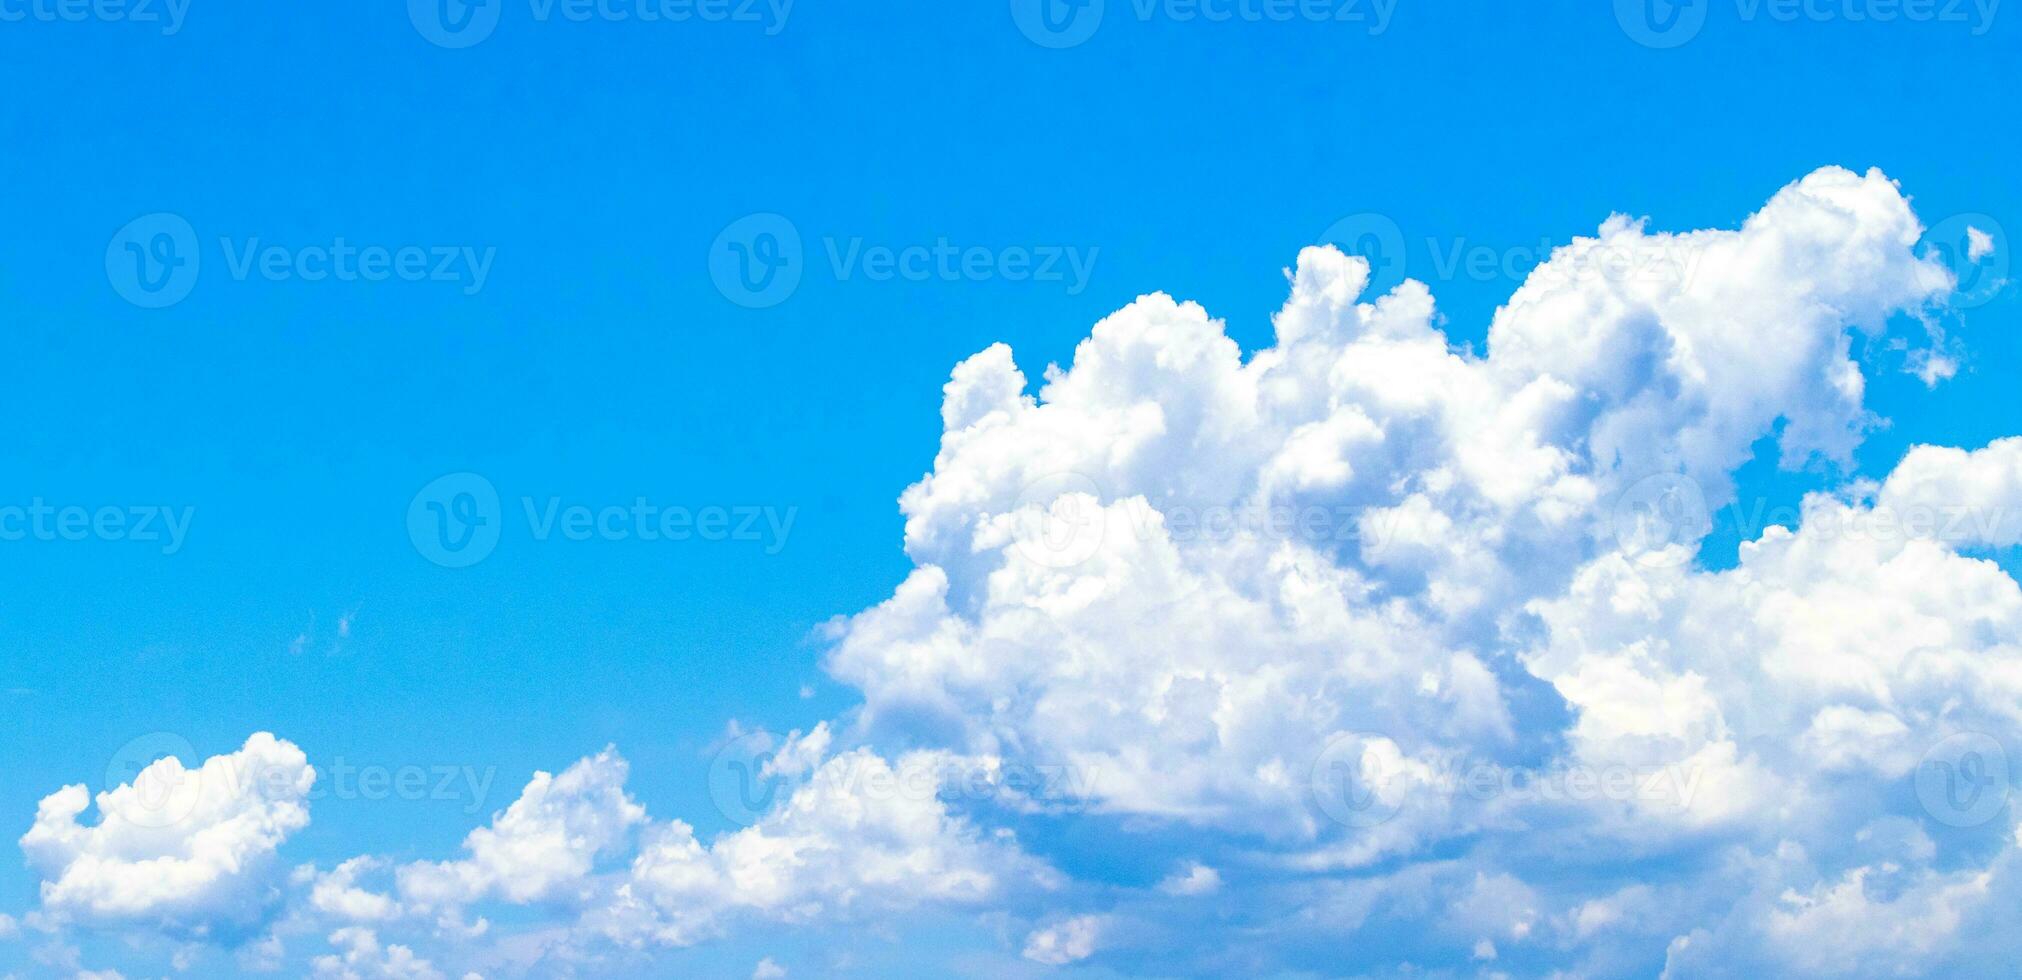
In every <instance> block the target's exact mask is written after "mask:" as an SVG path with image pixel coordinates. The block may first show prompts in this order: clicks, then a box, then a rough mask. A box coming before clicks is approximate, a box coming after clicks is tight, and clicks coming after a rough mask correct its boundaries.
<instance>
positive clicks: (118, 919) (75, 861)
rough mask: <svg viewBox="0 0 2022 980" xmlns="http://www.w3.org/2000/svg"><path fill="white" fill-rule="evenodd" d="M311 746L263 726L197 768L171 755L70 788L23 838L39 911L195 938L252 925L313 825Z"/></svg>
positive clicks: (52, 799) (44, 807)
mask: <svg viewBox="0 0 2022 980" xmlns="http://www.w3.org/2000/svg"><path fill="white" fill-rule="evenodd" d="M315 779H316V773H315V770H314V769H312V768H310V766H309V764H308V760H307V759H306V758H305V757H304V756H303V754H302V751H301V750H300V749H298V748H296V747H295V746H294V745H292V744H290V743H288V742H285V741H282V740H280V739H277V738H275V737H274V736H272V735H269V734H266V733H264V732H263V733H260V734H257V735H254V736H253V737H251V738H249V739H247V740H246V744H245V746H244V747H243V748H241V749H240V750H239V751H237V752H233V753H230V754H227V755H220V756H214V757H212V758H210V759H208V760H205V762H204V763H203V765H201V766H199V767H198V768H196V769H186V768H184V766H183V764H182V763H181V762H180V761H179V760H177V759H175V758H174V757H167V758H163V759H161V760H159V761H156V762H154V763H153V764H151V765H149V766H148V767H147V768H146V769H144V770H143V771H141V772H140V773H139V774H138V775H137V776H136V777H135V778H134V781H133V782H132V783H128V784H124V785H121V786H117V787H114V788H113V789H111V790H108V791H106V792H103V793H100V794H98V796H97V797H96V800H95V802H96V804H97V808H98V817H99V820H98V822H97V823H96V824H92V825H85V824H81V823H79V822H78V817H79V816H80V815H81V814H83V813H84V811H85V809H86V808H87V807H88V806H90V805H91V804H92V803H93V802H94V800H93V798H92V796H91V795H90V793H89V792H88V791H87V790H86V789H85V787H83V786H66V787H64V788H63V789H61V790H59V791H57V792H56V793H54V794H52V795H51V796H49V797H47V798H45V799H44V800H43V801H42V804H41V806H40V807H39V808H38V810H37V812H36V815H35V824H34V826H33V827H31V828H30V829H29V831H28V833H27V834H25V835H24V836H23V837H22V838H21V849H22V851H23V852H24V853H25V854H26V855H27V857H28V863H29V866H30V867H32V868H33V869H34V870H36V871H37V872H38V873H40V874H41V875H42V877H43V882H42V906H43V908H44V909H45V910H46V911H47V912H48V913H49V914H51V915H52V916H55V917H58V918H59V919H61V920H64V921H75V922H80V923H85V924H96V925H132V926H153V927H158V928H161V929H163V930H165V931H167V932H169V933H171V934H174V935H179V936H188V937H193V938H204V937H222V938H229V937H231V936H233V935H237V934H239V933H242V932H243V931H244V930H247V929H250V928H254V927H256V926H257V925H258V923H259V922H260V921H261V920H262V918H263V917H264V916H265V914H266V912H267V911H268V909H269V907H270V906H271V904H272V903H273V901H274V899H275V898H276V897H277V896H276V894H275V891H274V888H273V882H272V881H271V880H270V879H271V874H270V872H271V870H272V868H273V856H274V852H275V849H276V848H278V847H279V846H280V844H281V842H282V841H284V840H286V839H287V838H288V836H289V835H290V834H292V833H294V832H295V831H297V830H300V829H301V828H302V827H304V826H306V825H307V824H308V822H309V811H308V806H307V802H306V800H307V797H308V794H309V790H310V787H311V785H312V784H313V783H314V782H315Z"/></svg>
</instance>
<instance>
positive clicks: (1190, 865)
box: [1158, 861, 1222, 895]
mask: <svg viewBox="0 0 2022 980" xmlns="http://www.w3.org/2000/svg"><path fill="white" fill-rule="evenodd" d="M1221 887H1222V875H1221V872H1219V871H1216V870H1215V869H1213V868H1210V867H1208V866H1207V865H1205V864H1202V863H1200V862H1199V861H1188V862H1187V863H1186V866H1185V867H1182V868H1180V869H1179V870H1177V871H1174V872H1173V873H1172V874H1170V875H1168V876H1166V878H1165V880H1163V881H1161V882H1159V883H1158V890H1159V891H1162V892H1165V893H1166V894H1168V895H1211V894H1213V893H1215V892H1216V891H1219V890H1220V889H1221Z"/></svg>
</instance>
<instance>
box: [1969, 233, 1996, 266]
mask: <svg viewBox="0 0 2022 980" xmlns="http://www.w3.org/2000/svg"><path fill="white" fill-rule="evenodd" d="M1992 254H1994V236H1992V235H1989V234H1987V233H1986V232H1984V231H1981V230H1980V229H1978V228H1974V227H1972V226H1971V225H1968V226H1967V227H1966V261H1968V262H1978V261H1980V260H1981V259H1984V258H1986V257H1987V256H1989V255H1992Z"/></svg>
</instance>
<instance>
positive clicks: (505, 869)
mask: <svg viewBox="0 0 2022 980" xmlns="http://www.w3.org/2000/svg"><path fill="white" fill-rule="evenodd" d="M629 772H630V769H629V767H628V766H627V765H626V763H625V760H624V759H622V758H620V757H619V756H618V754H617V752H616V750H615V749H611V748H606V749H605V750H604V751H603V752H601V753H599V754H597V755H595V756H592V757H590V758H587V759H584V760H582V761H580V762H578V763H576V764H575V765H573V766H570V767H569V768H568V769H567V770H564V771H563V772H562V774H561V775H560V776H553V775H550V774H548V773H545V772H537V773H535V774H534V778H533V781H532V782H529V783H528V784H527V786H526V789H525V790H523V791H521V793H520V797H519V799H517V800H515V801H513V803H512V805H511V806H509V807H507V808H506V809H505V811H504V812H503V813H500V814H498V815H497V816H495V817H494V818H493V819H492V822H491V825H490V826H487V827H480V828H478V829H476V830H474V831H471V833H470V836H469V837H468V838H465V840H464V843H463V846H464V849H465V850H467V851H469V852H470V856H469V857H468V858H464V859H462V860H457V861H442V862H417V863H414V864H409V865H406V866H403V867H402V868H400V870H399V873H398V877H399V883H400V895H401V897H402V898H403V899H404V900H406V901H407V902H409V903H411V904H414V905H416V906H419V907H422V908H456V907H460V906H464V905H469V904H471V903H473V902H476V901H479V900H481V899H484V898H487V897H494V896H495V897H497V898H500V899H503V900H505V901H509V902H518V903H525V902H532V901H537V900H555V899H573V900H576V901H582V900H584V899H586V898H587V897H588V881H589V877H590V873H591V871H592V870H593V868H594V866H595V862H596V860H597V858H598V857H599V856H602V855H609V854H612V853H615V852H617V851H619V850H621V849H622V847H623V845H624V843H625V841H626V837H627V835H628V834H629V833H630V832H631V830H632V829H633V828H634V827H635V826H637V825H638V824H640V823H642V822H644V821H645V819H646V811H645V809H644V808H643V807H640V806H639V805H637V804H635V803H633V802H632V800H631V799H630V798H629V797H627V796H626V795H625V779H626V777H627V776H628V775H629Z"/></svg>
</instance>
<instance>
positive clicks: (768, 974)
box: [751, 956, 786, 980]
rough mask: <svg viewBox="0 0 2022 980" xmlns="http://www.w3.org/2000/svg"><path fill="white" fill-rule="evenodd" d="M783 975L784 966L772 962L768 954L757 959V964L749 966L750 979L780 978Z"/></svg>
mask: <svg viewBox="0 0 2022 980" xmlns="http://www.w3.org/2000/svg"><path fill="white" fill-rule="evenodd" d="M784 976H786V967H783V966H780V965H779V964H777V963H774V962H773V961H772V957H770V956H768V957H766V958H764V959H762V960H759V961H758V965H757V966H754V967H752V968H751V980H780V978H781V977H784Z"/></svg>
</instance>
